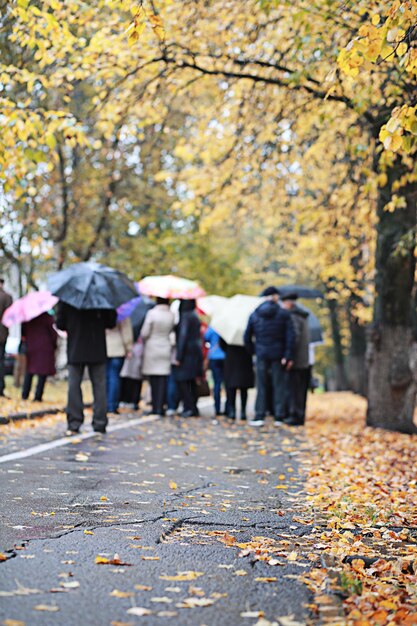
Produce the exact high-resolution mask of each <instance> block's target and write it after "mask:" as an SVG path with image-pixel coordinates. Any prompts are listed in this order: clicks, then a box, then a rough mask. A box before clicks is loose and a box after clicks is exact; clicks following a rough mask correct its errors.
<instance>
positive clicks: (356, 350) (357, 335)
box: [347, 310, 368, 396]
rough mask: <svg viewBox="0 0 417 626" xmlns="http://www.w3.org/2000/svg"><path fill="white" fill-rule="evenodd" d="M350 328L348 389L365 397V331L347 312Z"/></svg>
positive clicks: (366, 384) (366, 382)
mask: <svg viewBox="0 0 417 626" xmlns="http://www.w3.org/2000/svg"><path fill="white" fill-rule="evenodd" d="M348 316H349V328H350V347H349V356H348V359H347V376H348V382H349V388H350V389H351V390H352V391H353V392H354V393H358V394H360V395H361V396H366V393H367V387H368V381H367V367H366V329H365V326H364V325H363V324H360V323H359V321H358V320H357V319H356V318H355V317H354V316H353V315H352V313H351V311H350V310H349V311H348Z"/></svg>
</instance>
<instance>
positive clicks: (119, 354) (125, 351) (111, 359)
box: [106, 318, 133, 413]
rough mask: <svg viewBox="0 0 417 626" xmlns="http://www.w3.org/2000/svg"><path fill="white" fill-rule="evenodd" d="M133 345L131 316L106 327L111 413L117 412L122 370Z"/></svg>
mask: <svg viewBox="0 0 417 626" xmlns="http://www.w3.org/2000/svg"><path fill="white" fill-rule="evenodd" d="M132 346H133V329H132V322H131V321H130V319H129V318H126V319H124V320H123V321H122V322H117V324H116V326H115V327H114V328H110V329H109V328H108V329H106V351H107V365H106V391H107V410H108V412H109V413H117V408H118V406H119V397H120V371H121V369H122V367H123V363H124V360H125V357H126V356H128V355H129V354H130V352H131V350H132Z"/></svg>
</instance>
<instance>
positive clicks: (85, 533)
mask: <svg viewBox="0 0 417 626" xmlns="http://www.w3.org/2000/svg"><path fill="white" fill-rule="evenodd" d="M84 535H94V533H93V531H92V530H85V531H84Z"/></svg>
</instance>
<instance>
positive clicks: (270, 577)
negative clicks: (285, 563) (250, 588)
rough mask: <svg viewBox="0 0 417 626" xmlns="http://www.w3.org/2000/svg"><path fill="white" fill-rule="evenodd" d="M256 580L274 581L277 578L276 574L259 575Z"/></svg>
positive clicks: (259, 581) (260, 581)
mask: <svg viewBox="0 0 417 626" xmlns="http://www.w3.org/2000/svg"><path fill="white" fill-rule="evenodd" d="M255 580H256V582H258V583H274V582H275V581H276V580H277V579H276V577H275V576H258V577H257V578H255Z"/></svg>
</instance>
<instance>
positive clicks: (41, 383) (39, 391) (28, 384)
mask: <svg viewBox="0 0 417 626" xmlns="http://www.w3.org/2000/svg"><path fill="white" fill-rule="evenodd" d="M33 377H34V374H29V373H28V372H26V374H25V379H24V381H23V388H22V400H27V399H28V398H29V394H30V390H31V388H32V380H33ZM45 383H46V376H38V382H37V384H36V389H35V400H38V401H39V402H40V401H41V400H42V396H43V390H44V388H45Z"/></svg>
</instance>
